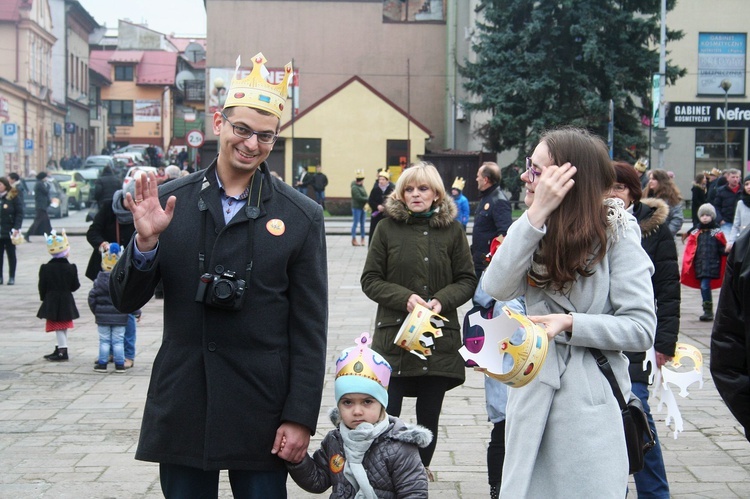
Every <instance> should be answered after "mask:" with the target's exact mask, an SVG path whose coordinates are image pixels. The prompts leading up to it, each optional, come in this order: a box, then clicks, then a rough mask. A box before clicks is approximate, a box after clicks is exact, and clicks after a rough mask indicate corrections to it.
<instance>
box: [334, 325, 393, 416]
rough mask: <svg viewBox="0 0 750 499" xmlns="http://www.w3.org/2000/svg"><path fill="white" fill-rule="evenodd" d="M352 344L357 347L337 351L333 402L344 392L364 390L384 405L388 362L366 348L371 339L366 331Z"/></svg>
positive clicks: (389, 372)
mask: <svg viewBox="0 0 750 499" xmlns="http://www.w3.org/2000/svg"><path fill="white" fill-rule="evenodd" d="M354 343H356V345H357V346H356V347H351V348H347V349H346V350H344V351H343V352H341V355H340V356H339V358H338V360H337V361H336V380H335V381H334V391H335V396H336V402H337V403H338V401H339V400H341V397H343V396H344V395H346V394H347V393H364V394H366V395H371V396H372V397H374V398H375V400H377V401H378V402H380V403H381V404H382V405H383V407H386V406H387V405H388V384H389V383H390V381H391V365H390V364H388V361H386V360H385V359H384V358H383V357H382V356H381V355H380V354H379V353H378V352H376V351H375V350H372V349H371V348H370V347H369V345H370V344H371V343H372V340H371V339H370V335H369V334H368V333H362V334H361V335H360V336H359V338H357V340H356V341H355V342H354Z"/></svg>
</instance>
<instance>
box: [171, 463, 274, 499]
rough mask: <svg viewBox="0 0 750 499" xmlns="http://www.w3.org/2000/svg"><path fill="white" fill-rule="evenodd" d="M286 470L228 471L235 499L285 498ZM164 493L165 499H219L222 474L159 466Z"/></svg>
mask: <svg viewBox="0 0 750 499" xmlns="http://www.w3.org/2000/svg"><path fill="white" fill-rule="evenodd" d="M286 477H287V473H286V470H281V471H250V470H229V483H230V485H231V486H232V495H234V497H235V499H286ZM159 480H160V482H161V491H162V493H163V494H164V497H165V498H166V499H216V498H217V497H219V471H218V470H212V471H204V470H201V469H198V468H190V467H188V466H180V465H177V464H164V463H162V464H159Z"/></svg>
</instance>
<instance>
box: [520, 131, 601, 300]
mask: <svg viewBox="0 0 750 499" xmlns="http://www.w3.org/2000/svg"><path fill="white" fill-rule="evenodd" d="M541 141H542V142H544V143H546V144H547V148H548V149H549V153H550V156H551V157H552V164H555V165H563V164H564V163H568V162H569V163H570V164H571V165H573V166H575V167H576V174H575V176H574V177H573V180H574V181H575V184H574V186H573V188H572V189H571V190H570V192H568V194H567V195H566V196H565V198H564V199H563V201H562V203H561V204H560V206H559V207H558V208H557V209H556V210H555V211H554V212H552V214H551V215H550V217H549V219H548V220H547V234H546V235H545V236H544V238H543V239H542V242H541V244H540V245H539V250H538V251H537V255H536V257H535V259H536V261H537V263H541V264H542V272H543V273H542V274H541V275H539V274H538V275H536V276H535V275H533V274H532V278H534V280H535V281H537V282H539V283H546V285H549V286H551V287H552V289H555V290H558V291H559V290H562V289H563V288H564V287H565V286H566V285H567V284H568V283H572V282H573V281H575V280H576V279H577V278H578V276H579V275H581V276H590V275H591V274H592V273H593V272H592V271H591V268H592V267H593V266H594V265H596V264H597V263H599V262H600V261H601V260H602V259H603V258H604V257H605V255H606V253H607V208H606V206H605V205H604V204H603V201H604V197H605V195H606V194H607V191H608V190H609V189H610V188H611V186H612V185H613V184H614V183H615V179H616V177H615V170H614V168H613V166H612V162H611V160H610V158H609V153H608V151H607V146H606V145H605V143H604V141H602V139H600V138H599V137H597V136H595V135H593V134H591V133H590V132H588V131H586V130H583V129H580V128H573V127H566V128H561V129H557V130H552V131H549V132H547V133H545V134H544V135H543V136H542V138H541Z"/></svg>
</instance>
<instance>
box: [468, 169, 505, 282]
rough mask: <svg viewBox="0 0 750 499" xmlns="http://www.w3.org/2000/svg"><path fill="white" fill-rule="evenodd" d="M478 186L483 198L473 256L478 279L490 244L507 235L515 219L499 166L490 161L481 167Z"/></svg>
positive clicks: (476, 218)
mask: <svg viewBox="0 0 750 499" xmlns="http://www.w3.org/2000/svg"><path fill="white" fill-rule="evenodd" d="M477 185H478V186H479V194H480V195H481V196H482V197H481V199H480V200H479V204H477V209H476V212H475V213H474V232H473V233H472V236H471V257H472V259H473V260H474V271H475V272H476V274H477V279H478V278H479V277H481V276H482V272H484V269H485V267H486V266H487V253H489V252H490V242H492V240H493V239H495V238H496V237H497V236H501V235H502V236H505V234H506V233H507V232H508V227H510V224H511V223H512V222H513V218H512V210H511V208H510V202H509V201H508V198H507V197H505V194H504V193H503V191H502V189H500V167H499V166H497V163H492V162H486V163H484V164H483V165H482V166H480V167H479V171H478V172H477Z"/></svg>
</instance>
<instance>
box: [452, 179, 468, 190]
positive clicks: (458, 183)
mask: <svg viewBox="0 0 750 499" xmlns="http://www.w3.org/2000/svg"><path fill="white" fill-rule="evenodd" d="M465 186H466V180H464V179H463V177H456V180H454V181H453V185H452V186H451V189H458V190H459V191H463V190H464V187H465Z"/></svg>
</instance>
